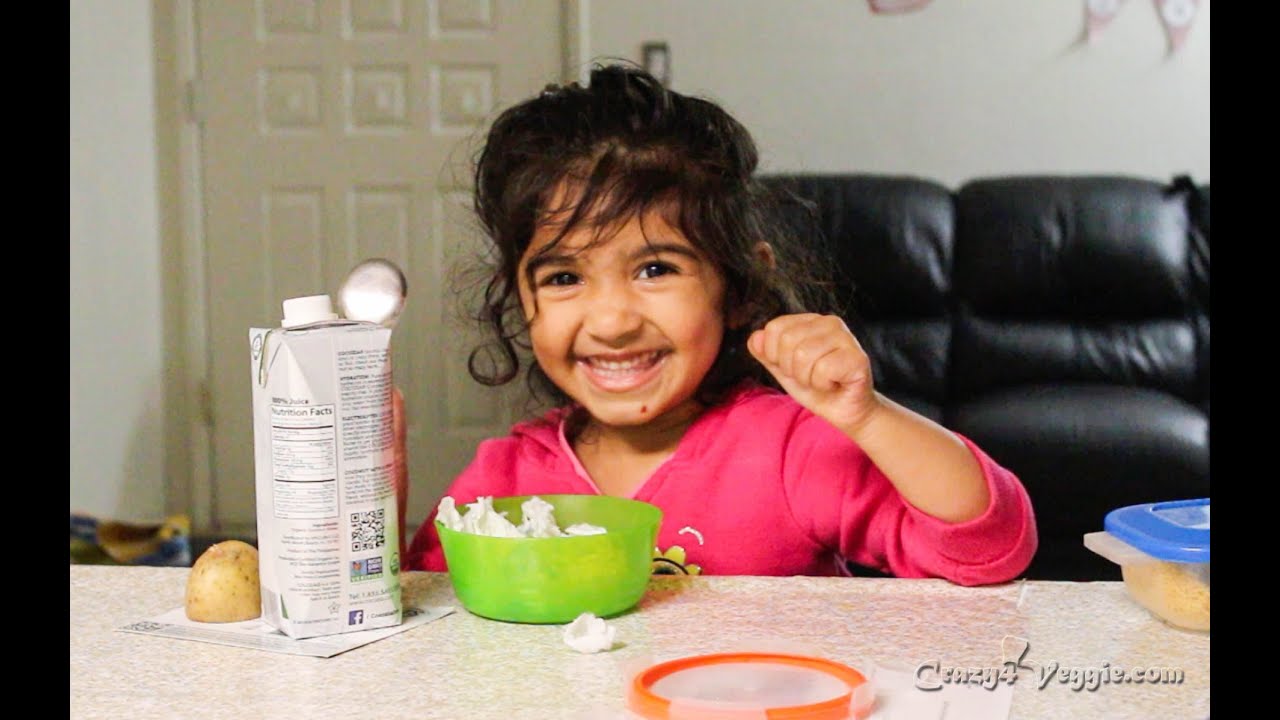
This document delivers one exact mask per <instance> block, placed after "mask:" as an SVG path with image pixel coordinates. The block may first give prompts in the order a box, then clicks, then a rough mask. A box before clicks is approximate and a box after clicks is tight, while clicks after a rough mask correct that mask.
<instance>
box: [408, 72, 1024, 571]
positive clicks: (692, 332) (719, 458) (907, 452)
mask: <svg viewBox="0 0 1280 720" xmlns="http://www.w3.org/2000/svg"><path fill="white" fill-rule="evenodd" d="M756 161H757V155H756V148H755V145H754V143H753V141H752V139H751V137H750V135H749V134H748V132H747V131H746V130H745V129H744V128H743V127H742V126H741V125H740V124H739V123H738V122H737V121H735V120H734V119H733V118H731V117H730V116H729V115H728V114H727V113H725V112H724V110H722V109H721V108H719V107H718V106H716V105H715V104H713V103H711V102H708V101H706V100H702V99H699V98H694V97H688V96H684V95H681V94H679V93H675V92H671V91H669V90H666V89H664V88H663V87H662V86H661V84H660V83H659V82H658V81H657V80H655V79H654V78H653V77H651V76H649V75H648V74H646V73H644V72H642V71H640V70H638V69H634V68H630V67H625V66H610V67H597V68H595V69H594V71H593V72H592V74H591V80H590V83H589V86H588V87H585V88H584V87H580V86H579V85H578V84H577V83H573V84H570V85H568V86H565V87H555V86H550V87H548V88H547V89H546V90H545V91H544V92H542V93H541V94H540V95H538V96H537V97H534V98H532V99H529V100H527V101H525V102H523V103H521V104H519V105H516V106H515V107H513V108H511V109H509V110H507V111H506V112H504V113H503V114H502V115H501V116H500V117H499V118H498V119H497V120H496V121H495V123H494V124H493V126H492V128H491V130H490V132H489V135H488V138H487V141H486V144H485V147H484V150H483V152H482V153H481V155H480V157H479V161H478V165H477V169H476V175H475V180H476V187H475V192H476V195H475V207H476V212H477V213H478V215H479V218H480V221H481V223H482V225H483V227H484V229H485V231H486V233H487V235H488V237H489V238H490V240H491V241H492V242H493V244H494V250H495V251H496V252H495V253H494V256H495V257H496V259H497V263H496V267H494V268H493V272H492V276H491V280H490V282H489V284H488V287H487V290H486V295H485V300H486V304H485V307H484V315H485V317H486V318H487V320H488V322H489V325H490V326H491V329H492V331H493V335H494V338H495V340H494V347H496V348H497V350H498V351H499V352H497V353H496V354H493V353H490V354H487V355H486V354H484V353H482V352H477V353H473V355H472V363H471V367H472V375H473V376H475V377H476V379H477V380H479V381H481V382H484V383H487V384H500V383H505V382H509V381H511V380H514V379H515V378H516V377H517V376H518V374H519V371H520V369H521V365H522V363H524V362H526V360H525V358H524V357H523V356H522V353H521V352H520V349H521V348H523V347H527V348H530V349H531V350H532V358H530V359H528V360H527V362H528V379H529V382H530V384H531V386H532V387H533V388H534V389H535V390H542V391H545V392H546V393H548V394H549V395H550V397H551V398H552V399H554V400H557V401H559V402H560V403H561V405H562V406H561V407H560V409H558V410H554V411H552V412H550V413H548V414H547V415H545V416H544V417H542V418H541V419H539V420H535V421H532V422H526V423H522V424H519V425H516V426H515V427H514V428H513V430H512V433H511V435H510V436H508V437H504V438H500V439H493V440H488V441H485V442H483V443H481V445H480V447H479V449H478V451H477V453H476V458H475V460H474V461H473V462H472V463H471V465H470V466H469V467H468V468H467V469H466V470H465V471H464V472H463V473H462V474H461V475H460V476H459V477H458V478H457V479H456V480H455V481H454V482H453V484H452V485H451V486H450V487H449V489H448V490H447V494H448V495H450V496H452V497H453V498H454V500H455V501H456V502H457V503H458V504H459V505H461V504H463V503H469V502H472V501H474V500H475V499H476V498H477V497H479V496H485V495H491V496H508V495H537V494H553V493H601V494H608V495H617V496H622V497H629V498H634V499H637V500H643V501H646V502H649V503H652V504H654V505H656V506H658V507H659V508H661V509H662V510H663V513H664V518H663V523H662V528H661V530H660V533H659V536H658V547H659V551H660V552H663V551H662V550H661V549H663V548H668V549H670V548H672V546H679V547H680V548H683V553H681V552H679V551H677V552H674V553H673V552H664V555H665V556H666V557H665V558H663V559H664V560H669V561H671V562H672V564H673V565H675V566H676V567H678V568H680V569H682V570H684V571H698V570H699V569H700V571H701V572H703V573H708V574H731V575H831V574H841V573H844V574H847V570H846V567H847V566H846V561H848V562H853V563H856V564H858V565H862V566H864V567H871V568H875V569H879V570H881V571H884V572H888V573H892V574H894V575H897V576H902V577H943V578H947V579H949V580H951V581H953V582H956V583H960V584H965V585H975V584H983V583H995V582H1003V581H1006V580H1010V579H1012V578H1014V577H1015V576H1017V575H1018V574H1019V573H1021V572H1022V571H1023V570H1025V569H1026V567H1027V565H1028V564H1029V563H1030V561H1031V556H1032V554H1033V553H1034V552H1035V549H1036V529H1035V521H1034V518H1033V515H1032V510H1031V503H1030V501H1029V499H1028V497H1027V494H1026V491H1025V490H1024V488H1023V487H1022V485H1021V483H1020V482H1019V481H1018V479H1017V478H1016V477H1015V476H1014V475H1013V474H1012V473H1010V472H1009V471H1008V470H1006V469H1004V468H1002V467H1001V466H999V465H998V464H996V463H995V462H994V461H993V460H992V459H991V458H989V457H988V456H987V455H986V454H985V453H983V452H982V450H980V449H979V448H977V447H976V446H974V445H973V443H971V442H970V441H968V440H967V439H965V438H962V437H959V436H957V435H955V434H953V433H951V432H949V431H948V430H946V429H944V428H942V427H940V426H938V425H936V424H935V423H933V422H931V421H930V420H928V419H926V418H924V417H922V416H920V415H917V414H915V413H913V412H911V411H910V410H908V409H906V408H905V407H903V406H901V405H898V404H896V403H894V402H893V401H891V400H889V399H888V398H886V397H884V396H883V395H881V394H879V393H877V392H876V391H875V387H874V383H873V378H872V376H871V370H870V364H869V362H868V359H867V356H866V354H865V353H864V352H863V350H862V348H861V347H860V346H859V344H858V341H857V339H856V338H855V337H854V336H853V334H852V333H850V331H849V329H848V328H847V327H846V325H845V323H844V322H843V321H841V319H840V318H839V317H837V316H835V315H822V314H815V313H809V312H804V311H803V310H804V306H803V303H804V301H805V295H806V293H809V294H812V293H811V292H810V291H813V290H815V289H817V288H818V287H819V286H817V285H815V284H813V283H810V282H806V281H805V278H808V277H810V276H811V274H810V273H809V270H812V268H813V267H814V266H813V265H812V264H811V263H810V264H809V265H807V266H805V265H798V264H795V263H793V262H792V260H793V259H794V258H796V257H797V256H796V255H795V253H794V248H793V247H791V246H790V245H789V243H792V242H793V241H794V239H793V238H789V237H787V233H785V232H784V231H783V229H782V228H783V227H784V226H783V225H782V224H781V223H779V222H778V221H777V220H776V219H775V215H776V213H774V212H773V211H772V210H771V208H772V207H773V205H772V204H771V203H770V202H769V200H768V195H767V193H766V191H765V190H764V189H763V187H762V186H761V185H760V184H759V183H758V181H757V179H756V178H755V176H754V172H755V170H756ZM816 307H821V306H816ZM433 519H434V514H433V516H432V517H429V518H428V519H427V522H426V523H424V524H423V526H422V528H421V529H420V530H419V531H418V533H417V535H416V537H414V539H413V543H412V546H411V547H410V549H409V551H408V553H407V557H406V562H405V567H406V568H408V569H411V570H444V569H445V563H444V556H443V553H442V551H441V549H440V544H439V540H438V537H437V535H436V531H435V526H434V522H433Z"/></svg>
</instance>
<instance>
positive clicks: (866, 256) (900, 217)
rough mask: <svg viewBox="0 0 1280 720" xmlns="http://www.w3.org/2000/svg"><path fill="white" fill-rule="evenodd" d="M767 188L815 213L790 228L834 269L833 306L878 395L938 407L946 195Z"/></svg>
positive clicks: (787, 182) (834, 187) (829, 182)
mask: <svg viewBox="0 0 1280 720" xmlns="http://www.w3.org/2000/svg"><path fill="white" fill-rule="evenodd" d="M765 182H766V183H768V184H771V185H773V186H774V187H779V188H782V189H785V190H787V191H790V192H792V193H794V194H795V195H797V196H798V197H800V198H801V199H803V200H806V201H808V202H810V203H812V204H813V208H812V209H813V210H814V211H815V214H814V215H813V216H812V217H810V218H797V217H796V216H795V214H794V213H793V215H792V220H793V221H795V222H799V223H801V225H800V227H801V231H802V232H803V233H805V234H807V235H812V236H813V241H814V242H815V243H818V244H819V245H820V246H821V247H822V248H823V253H824V254H825V255H826V256H827V257H831V258H832V259H833V260H834V267H833V268H832V271H833V274H834V275H835V279H836V287H837V291H838V294H839V295H840V297H839V298H838V301H839V302H840V304H841V307H843V308H844V312H843V315H844V317H845V320H846V322H848V323H849V326H850V328H851V329H852V330H853V331H854V333H855V334H856V335H857V336H858V338H859V340H861V341H862V343H863V346H864V348H865V349H866V350H867V354H868V355H869V356H870V358H871V362H872V371H873V373H874V374H875V377H876V383H877V386H878V387H879V388H880V389H882V390H884V391H885V392H886V393H889V394H891V395H893V394H897V395H900V396H906V397H912V398H918V399H920V400H922V401H923V402H924V403H926V404H932V405H934V406H937V405H940V404H941V403H942V402H943V401H944V400H945V398H946V392H947V383H946V376H947V363H948V361H949V356H950V351H949V348H950V342H951V322H950V317H949V303H950V293H951V261H952V246H953V228H954V223H955V216H954V210H953V205H952V198H951V193H950V191H949V190H948V189H947V188H946V187H945V186H943V185H941V184H938V183H935V182H931V181H927V180H920V179H916V178H909V177H891V176H878V175H806V176H775V177H770V178H765ZM815 225H816V227H815Z"/></svg>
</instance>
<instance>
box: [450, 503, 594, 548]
mask: <svg viewBox="0 0 1280 720" xmlns="http://www.w3.org/2000/svg"><path fill="white" fill-rule="evenodd" d="M466 507H467V513H466V515H462V514H460V513H459V512H458V507H457V505H456V504H455V503H454V500H453V498H452V497H449V496H448V495H446V496H444V497H443V498H441V499H440V504H439V505H438V506H437V507H436V519H438V520H439V521H440V523H441V524H442V525H444V526H445V527H447V528H449V529H450V530H454V531H456V532H465V533H471V534H472V535H488V536H491V537H509V538H522V537H531V538H546V537H565V536H568V535H600V534H603V533H604V532H605V529H604V528H602V527H599V526H597V525H590V524H587V523H577V524H576V525H570V526H569V527H568V528H566V529H564V530H561V529H560V526H559V525H557V524H556V518H555V508H554V507H552V505H551V503H549V502H547V501H546V500H543V499H542V498H540V497H532V498H529V499H528V500H526V501H524V502H523V503H522V504H521V505H520V512H521V514H523V515H524V522H523V523H521V524H520V525H519V526H518V527H517V526H516V525H515V524H514V523H512V522H511V521H510V520H508V519H507V513H505V512H498V511H497V510H494V509H493V498H492V497H480V498H477V499H476V501H475V502H473V503H468V504H467V506H466Z"/></svg>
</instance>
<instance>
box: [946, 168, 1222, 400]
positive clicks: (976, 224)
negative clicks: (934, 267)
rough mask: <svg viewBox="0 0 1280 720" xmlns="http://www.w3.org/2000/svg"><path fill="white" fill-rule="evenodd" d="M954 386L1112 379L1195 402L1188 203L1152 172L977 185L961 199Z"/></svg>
mask: <svg viewBox="0 0 1280 720" xmlns="http://www.w3.org/2000/svg"><path fill="white" fill-rule="evenodd" d="M956 219H957V231H956V259H955V291H956V300H957V307H958V312H959V314H960V316H961V322H960V323H959V324H958V327H957V331H956V335H955V337H954V338H953V341H954V347H953V351H954V355H953V363H954V365H953V367H952V389H953V390H954V391H955V394H956V396H957V397H958V398H967V397H971V396H973V395H974V394H975V393H980V392H985V391H987V390H990V389H992V387H993V385H995V386H999V385H1004V386H1012V385H1016V384H1020V383H1036V382H1043V383H1057V382H1092V381H1105V382H1112V383H1116V384H1119V385H1138V386H1142V387H1150V388H1156V389H1161V390H1165V391H1167V392H1171V393H1174V394H1176V395H1178V396H1179V397H1182V398H1184V399H1186V400H1189V401H1193V402H1194V401H1195V400H1196V399H1197V398H1198V396H1199V395H1200V391H1199V388H1198V387H1197V383H1196V380H1197V378H1196V365H1197V362H1196V361H1197V357H1196V351H1197V342H1196V328H1195V321H1194V314H1193V298H1192V295H1193V289H1192V286H1193V280H1192V273H1191V259H1192V250H1191V236H1192V232H1191V220H1190V218H1189V214H1188V210H1187V202H1186V197H1185V195H1184V194H1183V193H1181V192H1171V190H1170V188H1169V187H1166V186H1163V185H1160V184H1158V183H1154V182H1151V181H1148V180H1139V179H1129V178H1120V177H1018V178H993V179H987V180H978V181H974V182H970V183H968V184H966V185H964V186H963V187H962V188H961V189H960V190H959V192H958V193H957V199H956Z"/></svg>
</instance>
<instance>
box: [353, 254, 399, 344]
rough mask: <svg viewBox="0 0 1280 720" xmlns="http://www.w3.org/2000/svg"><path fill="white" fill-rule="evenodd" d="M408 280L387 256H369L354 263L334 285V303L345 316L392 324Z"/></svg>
mask: <svg viewBox="0 0 1280 720" xmlns="http://www.w3.org/2000/svg"><path fill="white" fill-rule="evenodd" d="M408 292H409V283H408V281H406V280H405V277H404V272H402V271H401V270H400V267H399V266H398V265H396V264H395V263H393V262H391V261H390V260H386V259H383V258H372V259H369V260H365V261H364V262H362V263H360V264H359V265H356V266H355V267H354V268H352V269H351V272H350V273H348V274H347V279H346V280H344V281H343V283H342V287H341V288H339V289H338V306H339V307H340V308H342V314H343V316H345V317H346V318H347V319H348V320H362V321H365V322H372V323H377V324H379V325H382V326H384V327H389V328H393V327H395V325H396V322H397V321H398V320H399V319H400V311H401V310H403V309H404V303H405V298H406V296H407V295H408Z"/></svg>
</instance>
